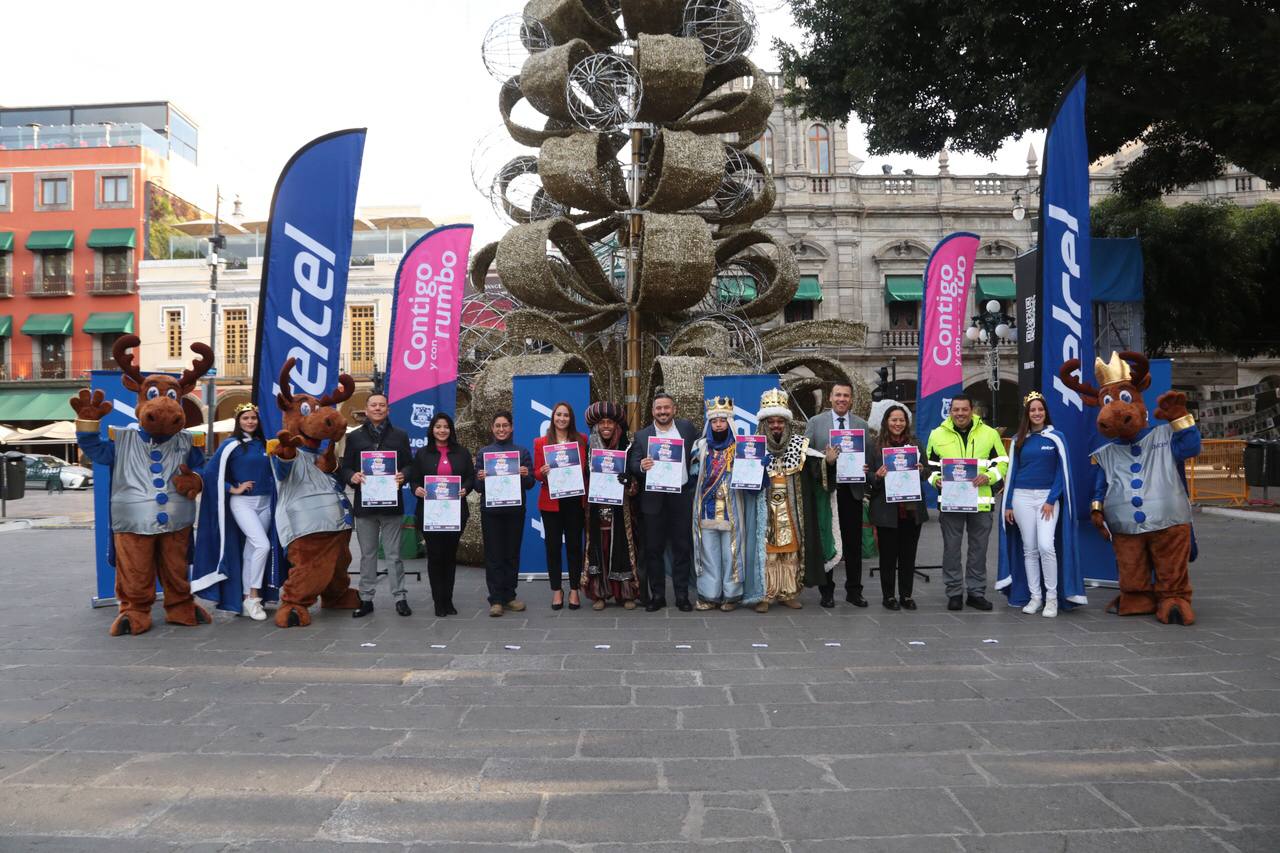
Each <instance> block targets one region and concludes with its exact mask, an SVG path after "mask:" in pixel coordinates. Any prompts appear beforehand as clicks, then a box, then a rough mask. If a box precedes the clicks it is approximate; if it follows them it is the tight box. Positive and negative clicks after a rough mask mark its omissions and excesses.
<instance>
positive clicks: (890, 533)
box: [867, 404, 929, 610]
mask: <svg viewBox="0 0 1280 853" xmlns="http://www.w3.org/2000/svg"><path fill="white" fill-rule="evenodd" d="M909 446H915V447H917V449H918V447H919V443H918V442H917V441H916V439H915V436H913V435H912V434H911V416H910V415H909V414H908V413H907V410H906V409H905V408H903V407H902V406H899V405H896V404H895V405H893V406H890V407H889V408H888V409H886V410H885V413H884V419H883V420H882V421H881V422H880V431H879V432H878V433H876V437H875V440H874V442H873V441H872V439H871V437H870V436H868V437H867V459H868V460H869V462H870V464H869V465H868V466H867V467H868V468H871V469H873V470H874V473H872V474H871V475H870V476H868V478H867V479H868V481H869V483H870V494H871V507H870V509H869V510H868V513H867V514H868V515H869V516H870V518H871V523H872V524H874V525H875V527H876V541H877V544H878V545H879V547H880V591H881V593H882V594H883V597H884V598H883V601H884V607H885V609H886V610H915V609H916V602H915V599H913V598H912V597H911V590H912V587H913V585H914V581H915V571H916V546H918V545H919V544H920V527H921V526H922V525H923V524H924V523H925V521H926V520H928V518H929V513H928V510H926V509H925V503H924V501H923V500H919V501H908V502H906V503H889V501H887V500H886V499H885V489H884V478H885V475H886V474H888V470H887V469H886V468H885V466H884V464H883V462H882V461H880V460H879V458H878V457H879V455H880V453H881V451H883V450H884V449H885V448H891V447H909ZM917 467H919V466H917ZM920 476H921V478H922V480H923V478H924V471H923V468H922V469H921V474H920ZM895 587H896V593H897V596H896V597H895V595H894V593H895Z"/></svg>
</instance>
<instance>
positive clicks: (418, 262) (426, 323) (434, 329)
mask: <svg viewBox="0 0 1280 853" xmlns="http://www.w3.org/2000/svg"><path fill="white" fill-rule="evenodd" d="M472 230H473V229H472V226H470V225H447V226H445V227H443V228H437V229H435V230H434V231H432V232H430V233H428V234H425V235H423V236H422V238H421V239H419V240H418V242H416V243H414V244H413V246H412V247H411V248H410V249H409V251H408V252H406V253H405V256H404V259H403V260H402V261H401V262H400V269H399V271H398V272H397V273H396V294H395V301H394V306H393V308H392V314H391V340H390V345H389V347H388V355H387V399H388V400H389V402H390V404H391V408H392V418H393V420H395V421H396V422H398V423H399V424H400V425H401V426H412V427H418V428H419V429H421V428H425V427H426V426H427V423H428V422H429V421H430V419H431V417H432V416H433V415H434V414H435V413H437V412H446V413H452V412H453V410H454V405H455V393H456V390H457V389H456V383H457V379H458V326H459V321H460V318H461V316H462V297H463V293H464V291H465V285H466V278H467V258H468V253H469V252H470V249H471V234H472ZM414 434H415V431H414V430H412V429H410V436H411V437H412V436H414Z"/></svg>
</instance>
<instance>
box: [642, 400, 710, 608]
mask: <svg viewBox="0 0 1280 853" xmlns="http://www.w3.org/2000/svg"><path fill="white" fill-rule="evenodd" d="M654 437H661V438H680V439H683V440H684V483H683V486H682V488H681V489H680V491H679V492H651V491H647V490H645V475H646V474H647V473H648V471H649V469H651V468H652V467H653V460H652V459H650V458H649V439H651V438H654ZM697 439H698V430H697V428H696V427H695V426H694V425H693V424H692V423H690V422H689V421H687V420H685V419H684V418H677V417H676V401H675V400H674V399H672V397H671V395H670V394H668V393H667V392H666V391H663V390H662V389H658V393H657V394H656V395H655V396H654V398H653V423H651V424H649V425H648V426H647V427H645V428H644V429H642V430H640V431H639V432H638V433H636V437H635V440H634V441H632V442H631V449H630V451H629V452H628V453H627V471H628V472H630V474H631V476H632V477H634V478H635V480H636V482H638V483H639V484H640V490H641V491H640V512H641V515H643V516H644V528H643V531H644V560H645V574H646V577H647V580H648V584H649V603H648V604H647V605H645V608H644V609H645V610H646V611H648V612H649V613H653V612H655V611H657V610H661V609H662V608H664V607H666V606H667V569H666V562H665V559H664V554H665V552H666V549H667V546H668V545H670V546H671V583H672V586H674V587H675V595H676V607H678V608H679V609H680V610H681V611H683V612H685V613H688V612H689V611H690V610H693V605H692V604H691V603H690V602H689V575H690V570H691V567H692V564H693V493H694V487H695V486H696V484H697V480H696V478H694V477H691V476H689V454H690V451H692V450H693V443H694V442H695V441H697Z"/></svg>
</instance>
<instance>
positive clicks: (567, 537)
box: [542, 498, 587, 590]
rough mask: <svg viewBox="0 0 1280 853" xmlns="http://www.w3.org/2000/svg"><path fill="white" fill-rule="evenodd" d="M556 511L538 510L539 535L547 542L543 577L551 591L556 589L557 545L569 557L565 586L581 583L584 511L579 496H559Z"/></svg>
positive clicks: (558, 566) (559, 580)
mask: <svg viewBox="0 0 1280 853" xmlns="http://www.w3.org/2000/svg"><path fill="white" fill-rule="evenodd" d="M559 504H560V510H559V511H558V512H544V513H542V537H543V539H544V540H545V542H546V544H547V580H548V581H550V582H551V588H552V589H553V590H556V589H559V588H560V583H561V579H562V577H563V576H562V575H561V569H560V545H561V543H563V544H564V552H565V557H566V558H567V559H568V560H569V589H578V588H579V587H580V586H581V585H582V535H583V530H584V528H585V526H586V517H587V516H586V511H585V510H584V509H583V508H582V499H581V498H562V499H561V500H560V501H559Z"/></svg>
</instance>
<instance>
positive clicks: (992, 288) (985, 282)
mask: <svg viewBox="0 0 1280 853" xmlns="http://www.w3.org/2000/svg"><path fill="white" fill-rule="evenodd" d="M1017 295H1018V289H1017V287H1016V286H1015V285H1014V283H1013V276H1011V275H980V276H978V299H979V300H981V301H982V302H986V301H987V300H989V299H999V300H1000V301H1002V302H1003V301H1007V300H1009V299H1016V298H1017Z"/></svg>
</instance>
